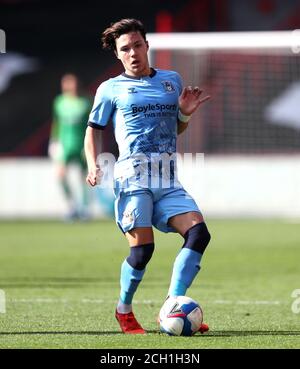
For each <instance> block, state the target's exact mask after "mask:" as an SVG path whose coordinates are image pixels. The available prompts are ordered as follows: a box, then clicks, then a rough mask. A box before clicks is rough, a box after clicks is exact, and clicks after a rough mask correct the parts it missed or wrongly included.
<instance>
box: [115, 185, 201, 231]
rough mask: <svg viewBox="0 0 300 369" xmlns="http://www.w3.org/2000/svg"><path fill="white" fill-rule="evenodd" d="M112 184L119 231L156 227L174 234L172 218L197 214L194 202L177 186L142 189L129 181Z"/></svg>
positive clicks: (197, 210)
mask: <svg viewBox="0 0 300 369" xmlns="http://www.w3.org/2000/svg"><path fill="white" fill-rule="evenodd" d="M125 181H126V183H125V185H124V181H123V182H122V183H120V182H119V181H118V180H116V181H115V196H116V200H115V216H116V223H117V224H118V226H119V227H120V229H121V230H122V232H124V233H125V232H128V231H130V230H131V229H133V228H138V227H152V226H154V227H156V228H157V229H158V230H160V231H162V232H166V233H167V232H176V230H175V229H174V228H172V227H170V226H169V225H168V221H169V219H170V218H171V217H173V216H174V215H178V214H183V213H188V212H190V211H195V212H199V213H201V212H200V210H199V208H198V206H197V204H196V202H195V200H194V199H193V198H192V197H191V196H190V195H189V194H188V193H187V192H186V190H185V189H184V188H183V187H182V186H181V185H180V186H176V187H171V188H154V189H153V188H144V187H141V186H139V185H138V184H137V183H136V182H134V181H131V180H130V179H126V180H125Z"/></svg>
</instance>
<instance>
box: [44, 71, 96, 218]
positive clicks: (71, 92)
mask: <svg viewBox="0 0 300 369" xmlns="http://www.w3.org/2000/svg"><path fill="white" fill-rule="evenodd" d="M61 90H62V93H61V94H60V95H59V96H57V97H56V98H55V99H54V102H53V123H52V127H51V136H50V142H49V155H50V157H51V158H52V159H53V160H54V161H55V163H56V174H57V177H58V180H59V183H60V186H61V187H62V190H63V193H64V196H65V198H66V200H67V204H68V214H67V216H66V219H67V220H74V219H76V218H86V217H87V188H86V185H85V180H84V179H85V176H86V168H87V166H86V160H85V156H84V149H83V146H84V135H85V130H86V121H87V119H88V115H89V112H90V110H91V106H92V103H91V101H90V99H88V98H87V97H85V96H80V95H79V86H78V78H77V77H76V76H75V75H74V74H65V75H64V76H63V77H62V79H61ZM72 162H74V163H76V164H77V165H79V167H80V171H81V176H82V180H81V181H80V188H81V199H80V201H79V202H78V201H77V200H76V198H75V195H74V193H73V191H72V188H71V186H70V184H69V182H68V177H67V170H68V167H69V164H71V163H72Z"/></svg>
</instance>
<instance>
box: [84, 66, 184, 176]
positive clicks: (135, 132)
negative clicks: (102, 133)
mask: <svg viewBox="0 0 300 369" xmlns="http://www.w3.org/2000/svg"><path fill="white" fill-rule="evenodd" d="M181 91H182V82H181V78H180V76H179V74H178V73H176V72H173V71H164V70H154V69H152V73H151V75H150V76H146V77H141V78H134V77H131V76H128V75H126V74H125V73H123V74H121V75H119V76H117V77H115V78H111V79H109V80H107V81H105V82H103V83H102V84H101V85H100V86H99V88H98V90H97V93H96V96H95V101H94V105H93V108H92V111H91V113H90V116H89V125H90V126H92V127H93V128H100V129H103V128H104V127H105V126H106V125H107V124H108V122H109V121H110V120H111V121H112V122H113V125H114V133H115V138H116V141H117V144H118V147H119V158H118V168H124V170H123V172H124V173H123V175H126V173H127V174H128V173H130V171H128V166H127V165H124V164H125V162H126V161H128V159H129V160H131V162H132V159H136V158H137V157H141V156H139V154H143V155H145V156H146V157H147V158H148V160H149V159H150V156H151V154H154V155H155V154H161V153H168V154H172V153H175V152H176V138H177V114H178V97H179V95H180V94H181Z"/></svg>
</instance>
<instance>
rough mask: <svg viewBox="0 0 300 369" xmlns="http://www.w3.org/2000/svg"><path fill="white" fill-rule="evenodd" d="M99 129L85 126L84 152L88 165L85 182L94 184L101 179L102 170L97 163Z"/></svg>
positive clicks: (99, 138) (99, 139)
mask: <svg viewBox="0 0 300 369" xmlns="http://www.w3.org/2000/svg"><path fill="white" fill-rule="evenodd" d="M100 142H101V131H100V130H99V129H96V128H92V127H87V129H86V132H85V138H84V152H85V157H86V161H87V166H88V174H87V177H86V183H87V184H89V185H91V186H95V185H96V184H99V183H100V181H101V177H102V175H103V172H102V170H101V168H100V166H99V164H97V158H98V155H99V154H100Z"/></svg>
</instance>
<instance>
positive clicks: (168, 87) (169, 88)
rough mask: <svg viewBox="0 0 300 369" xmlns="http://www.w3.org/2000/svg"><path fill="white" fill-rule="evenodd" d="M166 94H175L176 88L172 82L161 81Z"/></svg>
mask: <svg viewBox="0 0 300 369" xmlns="http://www.w3.org/2000/svg"><path fill="white" fill-rule="evenodd" d="M161 83H162V85H163V86H164V89H165V91H166V92H174V91H175V88H174V86H173V85H172V83H171V82H170V81H161Z"/></svg>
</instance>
